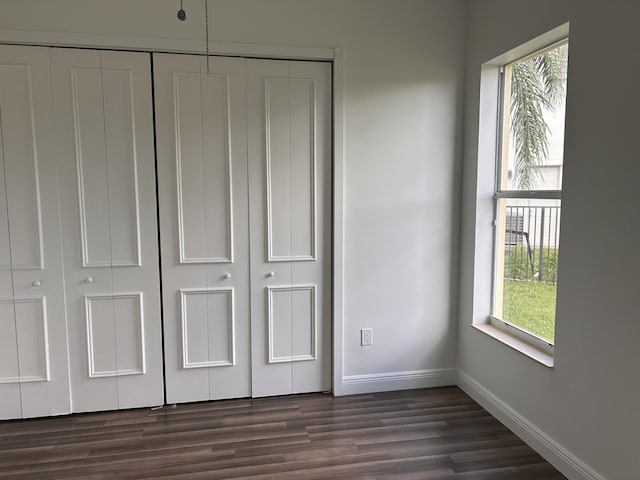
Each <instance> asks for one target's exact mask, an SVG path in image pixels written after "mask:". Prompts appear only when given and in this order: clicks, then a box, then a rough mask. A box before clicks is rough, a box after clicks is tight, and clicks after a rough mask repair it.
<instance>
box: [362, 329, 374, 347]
mask: <svg viewBox="0 0 640 480" xmlns="http://www.w3.org/2000/svg"><path fill="white" fill-rule="evenodd" d="M360 345H362V346H363V347H366V346H368V345H373V329H372V328H363V329H362V330H360Z"/></svg>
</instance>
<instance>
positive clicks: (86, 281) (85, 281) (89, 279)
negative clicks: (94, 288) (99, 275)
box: [84, 277, 93, 283]
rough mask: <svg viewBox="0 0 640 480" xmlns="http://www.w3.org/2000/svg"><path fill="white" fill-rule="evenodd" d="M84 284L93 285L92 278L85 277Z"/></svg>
mask: <svg viewBox="0 0 640 480" xmlns="http://www.w3.org/2000/svg"><path fill="white" fill-rule="evenodd" d="M84 283H93V277H86V278H85V279H84Z"/></svg>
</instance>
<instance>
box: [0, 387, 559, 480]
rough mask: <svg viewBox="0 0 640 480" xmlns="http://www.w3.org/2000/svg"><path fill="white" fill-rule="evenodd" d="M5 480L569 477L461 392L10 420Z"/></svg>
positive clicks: (3, 442) (4, 430) (2, 439)
mask: <svg viewBox="0 0 640 480" xmlns="http://www.w3.org/2000/svg"><path fill="white" fill-rule="evenodd" d="M0 478H2V479H3V480H12V479H29V480H37V479H64V480H72V479H89V480H91V479H122V480H126V479H151V478H157V479H165V480H166V479H190V480H191V479H194V480H197V479H207V480H208V479H212V480H213V479H231V478H234V479H278V480H282V479H296V480H301V479H304V480H307V479H345V480H356V479H371V480H373V479H394V480H396V479H397V480H402V479H411V480H413V479H432V480H433V479H442V480H444V479H467V480H469V479H474V480H485V479H491V480H505V479H509V480H515V479H535V480H542V479H563V478H565V477H563V476H562V475H560V474H559V473H558V472H557V471H556V470H555V469H554V468H553V467H552V466H551V465H549V464H548V463H546V462H545V461H544V460H543V459H542V458H541V457H540V456H539V455H538V454H536V453H535V452H534V451H533V450H531V449H530V448H529V447H527V446H526V445H525V444H524V443H523V442H522V441H521V440H519V439H518V438H517V437H516V436H515V435H514V434H512V433H511V432H510V431H509V430H507V429H506V428H505V427H504V426H503V425H502V424H500V423H499V422H498V421H497V420H495V419H494V418H493V417H491V416H490V415H489V414H488V413H487V412H486V411H485V410H483V409H482V408H481V407H480V406H479V405H478V404H476V403H475V402H474V401H473V400H471V399H470V398H469V397H468V396H467V395H465V394H464V393H463V392H462V391H461V390H460V389H458V388H456V387H446V388H436V389H427V390H412V391H402V392H390V393H377V394H369V395H358V396H351V397H341V398H333V397H332V396H330V395H322V394H313V395H301V396H292V397H279V398H268V399H257V400H229V401H221V402H208V403H195V404H189V405H179V406H178V407H177V408H174V409H171V408H164V409H161V410H153V411H151V410H149V409H139V410H129V411H120V412H107V413H91V414H81V415H71V416H67V417H59V418H46V419H37V420H24V421H8V422H0Z"/></svg>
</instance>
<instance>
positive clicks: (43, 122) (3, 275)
mask: <svg viewBox="0 0 640 480" xmlns="http://www.w3.org/2000/svg"><path fill="white" fill-rule="evenodd" d="M50 83H51V77H50V63H49V52H48V49H46V48H35V47H18V46H13V47H10V46H2V47H0V146H1V148H0V170H1V173H0V198H1V200H0V270H1V272H0V338H2V340H1V341H0V343H2V345H1V346H0V350H2V354H1V356H2V359H1V360H0V362H1V363H2V367H1V368H0V371H1V373H0V398H2V402H0V418H16V417H25V418H26V417H37V416H46V415H56V414H63V413H68V412H69V411H70V403H69V382H68V362H67V343H66V334H67V326H66V319H65V310H64V294H63V290H62V279H63V276H62V264H61V258H62V255H61V253H62V252H61V245H60V218H59V215H58V191H57V185H56V179H57V171H56V162H55V160H56V159H55V156H54V154H55V146H54V139H53V117H52V108H51V103H52V97H51V85H50Z"/></svg>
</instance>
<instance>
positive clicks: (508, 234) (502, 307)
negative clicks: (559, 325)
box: [493, 199, 561, 343]
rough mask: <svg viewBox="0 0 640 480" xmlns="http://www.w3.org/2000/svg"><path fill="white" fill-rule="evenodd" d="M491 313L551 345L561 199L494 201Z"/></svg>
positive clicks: (558, 251)
mask: <svg viewBox="0 0 640 480" xmlns="http://www.w3.org/2000/svg"><path fill="white" fill-rule="evenodd" d="M497 208H498V220H499V221H498V232H497V252H496V254H497V255H496V256H497V268H496V283H495V298H494V312H493V315H494V316H495V317H497V318H500V319H502V320H504V321H506V322H509V323H511V324H513V325H515V326H517V327H520V328H522V329H524V330H526V331H528V332H530V333H533V334H535V335H537V336H539V337H542V338H544V339H545V340H547V341H549V342H551V343H553V340H554V330H555V312H556V285H557V278H558V256H559V253H560V241H559V234H560V217H561V204H560V200H541V199H536V200H530V199H501V200H498V207H497Z"/></svg>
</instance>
